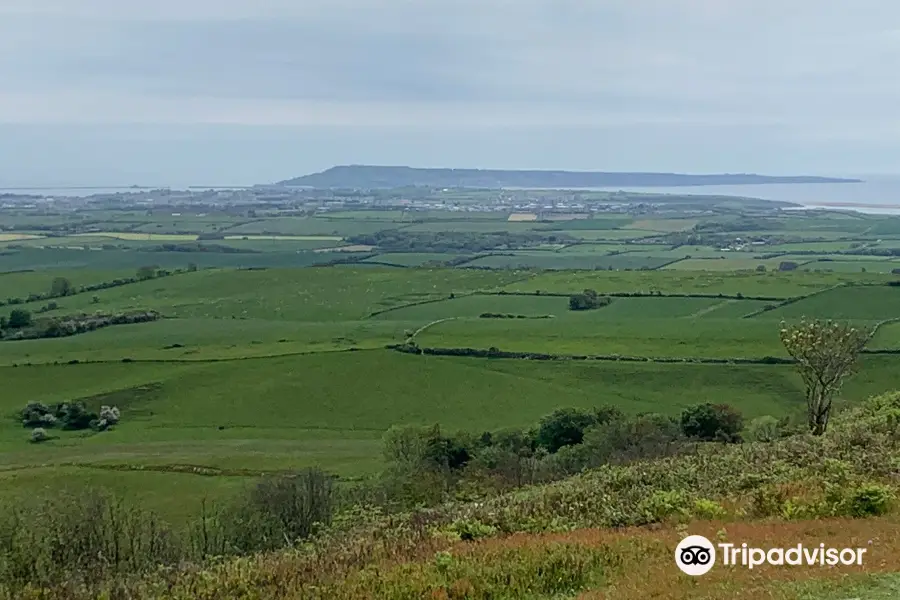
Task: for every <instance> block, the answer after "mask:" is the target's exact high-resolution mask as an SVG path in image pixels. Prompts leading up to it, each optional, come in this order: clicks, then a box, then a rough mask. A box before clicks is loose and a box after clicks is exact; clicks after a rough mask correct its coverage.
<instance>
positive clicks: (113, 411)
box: [100, 406, 121, 425]
mask: <svg viewBox="0 0 900 600" xmlns="http://www.w3.org/2000/svg"><path fill="white" fill-rule="evenodd" d="M120 416H121V415H120V413H119V408H118V407H116V406H101V407H100V420H101V421H106V422H107V423H109V424H110V425H116V424H118V422H119V417H120Z"/></svg>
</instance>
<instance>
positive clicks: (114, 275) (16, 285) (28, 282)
mask: <svg viewBox="0 0 900 600" xmlns="http://www.w3.org/2000/svg"><path fill="white" fill-rule="evenodd" d="M134 274H135V271H132V270H123V269H119V270H111V271H110V270H97V269H84V270H71V269H55V270H46V271H24V272H19V273H0V290H2V292H0V300H6V299H7V298H10V297H14V298H15V297H18V298H25V297H27V296H28V294H46V293H47V292H49V291H50V286H51V285H52V283H53V280H54V279H55V278H57V277H65V278H66V279H68V280H69V281H71V282H72V285H74V286H75V287H78V286H82V285H92V284H97V283H103V282H105V281H113V280H115V279H121V278H124V277H134Z"/></svg>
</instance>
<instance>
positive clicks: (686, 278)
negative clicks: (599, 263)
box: [506, 270, 885, 298]
mask: <svg viewBox="0 0 900 600" xmlns="http://www.w3.org/2000/svg"><path fill="white" fill-rule="evenodd" d="M884 281H885V277H884V276H882V275H878V274H874V273H859V274H855V273H803V272H799V273H798V272H796V271H795V272H790V273H777V272H776V273H771V272H767V273H756V272H751V273H727V272H717V273H704V272H679V271H668V270H661V271H653V272H646V271H632V272H627V271H626V272H612V273H610V272H603V271H599V272H592V273H586V272H559V273H541V274H538V275H536V276H535V277H532V278H530V279H527V280H523V281H521V282H516V283H514V284H511V285H508V286H507V287H506V289H507V290H508V291H517V292H534V291H538V290H540V291H544V292H561V293H572V292H576V291H581V290H583V289H586V288H591V289H594V290H597V291H598V292H600V293H607V292H644V293H649V292H651V291H660V292H663V293H675V294H691V293H696V294H729V295H735V294H743V295H744V296H764V297H774V298H791V297H795V296H804V295H807V294H810V293H812V292H815V291H817V290H823V289H826V288H829V287H832V286H834V285H837V284H840V283H844V282H860V283H863V282H884Z"/></svg>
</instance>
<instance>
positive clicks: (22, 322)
mask: <svg viewBox="0 0 900 600" xmlns="http://www.w3.org/2000/svg"><path fill="white" fill-rule="evenodd" d="M31 322H32V321H31V313H30V312H28V311H27V310H25V309H24V308H16V309H13V311H12V312H10V313H9V319H7V321H6V326H7V327H8V328H9V329H21V328H23V327H28V326H29V325H31Z"/></svg>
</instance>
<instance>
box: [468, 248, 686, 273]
mask: <svg viewBox="0 0 900 600" xmlns="http://www.w3.org/2000/svg"><path fill="white" fill-rule="evenodd" d="M671 261H672V259H671V258H657V257H651V256H640V255H636V254H617V255H606V256H603V255H599V254H596V253H587V254H574V253H556V252H546V253H543V254H535V253H528V254H525V253H516V254H515V255H514V256H508V255H504V254H495V255H492V256H485V257H482V258H477V259H475V260H473V261H471V262H468V263H466V264H465V265H464V266H466V267H489V268H494V269H529V268H530V269H559V270H564V269H613V270H624V269H632V270H638V269H656V268H658V267H661V266H662V265H664V264H666V263H668V262H671Z"/></svg>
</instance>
